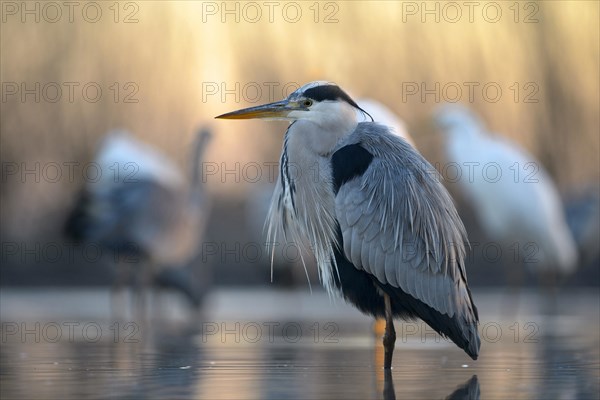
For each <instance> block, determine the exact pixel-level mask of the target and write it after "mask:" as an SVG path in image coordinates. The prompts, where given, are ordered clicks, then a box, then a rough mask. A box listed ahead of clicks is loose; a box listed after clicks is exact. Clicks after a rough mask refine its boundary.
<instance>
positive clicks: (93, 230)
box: [66, 129, 211, 317]
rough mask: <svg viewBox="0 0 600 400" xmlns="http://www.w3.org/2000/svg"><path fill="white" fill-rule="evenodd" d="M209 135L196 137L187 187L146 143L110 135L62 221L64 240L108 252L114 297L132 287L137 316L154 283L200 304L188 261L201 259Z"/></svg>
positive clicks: (116, 133) (168, 162)
mask: <svg viewBox="0 0 600 400" xmlns="http://www.w3.org/2000/svg"><path fill="white" fill-rule="evenodd" d="M210 137H211V134H210V133H209V132H208V130H206V129H202V130H200V131H199V132H198V134H197V137H196V139H195V146H194V148H193V153H192V159H191V161H192V162H191V175H192V176H191V182H188V180H187V179H186V178H185V176H184V174H182V173H181V171H180V170H179V169H178V168H177V166H176V165H175V164H174V163H173V162H172V161H171V160H169V159H168V158H167V157H166V156H165V155H163V154H162V153H160V152H159V151H157V150H156V149H154V148H153V147H151V146H150V145H148V144H146V143H143V142H141V141H139V140H137V139H136V138H134V137H133V136H132V135H131V134H129V133H128V132H126V131H122V130H118V131H111V132H109V133H108V134H107V135H106V137H105V138H104V139H103V141H102V143H101V146H100V148H99V150H98V152H97V156H96V158H95V160H94V161H95V163H96V165H97V166H98V168H99V171H100V175H99V178H98V179H97V180H94V181H88V182H86V184H85V187H84V188H83V189H82V190H81V192H80V194H79V198H78V199H77V201H76V203H75V205H74V208H73V210H72V212H71V214H70V216H69V218H68V221H67V223H66V233H67V235H68V236H70V237H71V238H73V239H75V240H77V241H80V242H86V243H95V244H96V245H98V246H100V247H101V248H104V249H108V250H109V251H111V252H114V254H115V257H114V259H115V261H116V264H118V265H116V278H115V280H114V284H113V292H114V293H113V294H115V293H116V292H119V291H121V289H123V288H124V287H125V285H127V284H130V285H132V287H133V288H134V289H135V290H134V293H135V296H134V298H135V300H136V303H137V305H138V307H137V310H136V311H137V312H138V313H145V306H144V298H145V292H146V288H147V287H149V286H152V285H156V286H161V287H170V288H175V289H176V290H178V291H179V292H181V293H182V294H183V295H184V296H185V297H186V298H187V299H188V300H189V301H190V302H191V304H192V305H193V306H195V307H198V306H199V305H200V303H201V301H202V297H203V295H204V290H203V288H202V287H200V285H199V284H198V283H197V281H198V279H197V277H195V276H193V275H194V274H195V273H196V271H193V270H192V269H191V268H190V267H191V265H189V264H190V263H191V262H192V261H193V260H194V258H195V257H196V256H197V255H198V254H199V251H200V245H201V241H202V236H203V232H204V229H205V225H206V222H207V217H208V215H209V202H208V198H207V195H206V193H204V188H203V185H202V183H201V179H200V170H199V169H200V167H201V162H202V155H203V153H204V150H205V149H206V146H207V144H208V142H209V139H210ZM198 272H199V271H198ZM204 272H205V271H202V272H199V273H204ZM206 278H207V277H204V279H206ZM113 303H114V296H113ZM114 312H115V310H114V304H113V314H114ZM141 316H142V317H143V316H144V315H143V314H142V315H141Z"/></svg>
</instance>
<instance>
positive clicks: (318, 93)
mask: <svg viewBox="0 0 600 400" xmlns="http://www.w3.org/2000/svg"><path fill="white" fill-rule="evenodd" d="M304 96H306V97H308V98H311V99H313V100H315V101H324V100H331V101H335V100H338V99H341V100H344V101H346V102H347V103H349V104H351V105H352V106H354V107H356V108H358V105H357V104H356V103H355V102H354V100H352V98H351V97H350V96H348V94H347V93H346V92H344V91H343V90H342V89H340V87H339V86H337V85H321V86H315V87H313V88H310V89H307V90H306V91H305V92H304Z"/></svg>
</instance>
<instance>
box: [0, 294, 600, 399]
mask: <svg viewBox="0 0 600 400" xmlns="http://www.w3.org/2000/svg"><path fill="white" fill-rule="evenodd" d="M240 296H241V297H243V298H248V297H246V296H242V295H240ZM228 297H230V296H228ZM250 298H251V297H250ZM479 299H480V303H482V306H480V309H482V311H483V312H482V315H485V311H486V310H489V312H488V316H487V317H484V318H482V324H481V329H482V337H483V344H482V350H481V355H480V359H479V360H478V361H472V360H471V359H469V358H468V357H467V356H466V355H465V354H464V353H463V352H462V351H460V350H459V349H457V348H456V347H455V346H454V345H452V344H450V343H446V342H444V341H443V340H440V339H439V338H438V337H436V336H434V335H433V334H431V332H430V331H428V330H425V331H423V330H421V329H422V326H421V325H420V324H419V323H416V324H400V323H397V331H398V340H397V343H396V352H395V355H394V356H395V357H394V369H393V371H392V372H391V375H390V376H386V375H385V374H384V371H383V369H382V368H381V366H382V363H383V353H382V349H381V345H380V342H379V340H376V339H375V335H374V334H373V330H372V328H371V322H370V321H369V319H367V318H362V317H361V316H359V315H356V316H355V315H354V314H344V313H345V312H346V311H345V309H343V308H342V310H341V311H340V313H339V317H338V318H339V319H338V318H336V315H335V314H332V315H331V318H330V319H328V320H327V319H321V317H319V319H314V320H309V319H305V320H299V319H287V320H284V319H278V318H279V317H277V318H273V319H262V320H258V319H241V318H228V319H217V318H216V315H209V316H205V317H203V319H201V320H200V321H201V322H200V323H199V324H198V325H196V326H195V327H191V326H190V325H189V324H183V325H182V324H180V323H177V324H176V323H168V322H167V321H165V320H162V321H159V320H153V322H151V323H147V325H143V324H142V323H139V324H138V323H134V324H130V325H125V323H122V322H119V323H118V325H117V324H115V323H114V322H113V321H109V320H105V321H104V322H99V321H100V320H98V319H96V320H87V321H86V320H84V319H65V318H62V319H60V320H58V319H54V320H52V319H46V320H44V321H41V320H39V318H38V321H33V320H31V321H28V322H23V321H19V320H17V319H15V318H14V317H15V314H16V313H14V312H13V313H12V314H11V313H8V312H7V315H8V317H6V316H5V315H3V322H2V346H1V348H0V349H1V350H0V355H1V359H0V367H1V368H0V391H1V397H2V398H3V399H5V398H6V399H8V398H61V399H70V398H77V399H79V398H151V399H154V398H169V399H172V398H206V399H305V398H308V399H313V398H315V399H316V398H325V399H366V398H394V397H395V398H408V399H432V398H448V397H449V398H479V397H481V398H482V399H489V398H507V399H534V398H540V399H578V398H581V399H597V398H598V396H599V390H600V389H599V379H600V375H599V373H600V369H599V368H600V365H599V358H600V357H599V344H600V338H599V337H598V335H599V330H598V329H599V328H598V315H597V310H598V308H597V307H598V297H597V296H594V295H591V296H585V297H581V296H580V297H578V298H576V299H570V300H569V301H567V300H565V301H563V302H562V304H563V305H564V306H563V309H561V310H558V311H557V313H556V314H555V315H545V316H543V315H536V314H527V313H526V314H519V315H517V316H516V317H517V318H514V319H512V320H511V319H509V318H496V319H492V318H490V317H489V315H490V314H491V313H492V311H493V310H494V304H495V303H496V300H497V298H495V297H490V298H489V299H482V295H480V296H479ZM4 300H6V297H5V298H4V299H3V301H4ZM249 302H250V303H251V304H252V301H249ZM594 302H595V303H594ZM21 304H22V303H21ZM568 304H571V305H568ZM220 307H225V308H227V307H229V306H227V305H223V304H221V306H220ZM240 307H241V308H242V310H241V311H239V310H233V311H230V312H229V313H227V312H225V311H223V312H222V313H221V315H224V316H227V317H234V316H235V315H236V311H238V312H243V313H245V312H247V310H246V309H243V307H244V306H240ZM324 307H325V308H327V306H324ZM565 307H567V308H570V309H571V312H565V311H566V310H564V308H565ZM17 308H18V307H17ZM217 308H219V307H217ZM284 309H285V308H284ZM3 310H7V308H6V305H3ZM13 311H14V310H13ZM293 311H294V309H293V308H292V309H290V311H289V312H290V314H293V313H294V312H293ZM326 311H327V310H326ZM321 312H323V310H321ZM310 313H311V312H310V310H309V309H306V308H305V309H304V311H303V313H298V315H301V314H302V315H306V314H309V315H310ZM315 313H316V314H318V315H319V316H322V315H321V314H320V313H319V312H316V311H315ZM63 317H64V316H63ZM35 322H38V323H39V325H35ZM23 323H25V325H24V326H23V325H22V324H23ZM236 323H237V324H236ZM69 324H70V325H69ZM76 324H78V325H76ZM98 328H99V329H100V330H101V333H98V332H99V330H98ZM15 329H16V330H15ZM199 329H203V331H201V330H199ZM59 332H60V334H61V337H60V339H57V336H58V333H59ZM36 335H37V336H36ZM54 341H55V343H52V342H54Z"/></svg>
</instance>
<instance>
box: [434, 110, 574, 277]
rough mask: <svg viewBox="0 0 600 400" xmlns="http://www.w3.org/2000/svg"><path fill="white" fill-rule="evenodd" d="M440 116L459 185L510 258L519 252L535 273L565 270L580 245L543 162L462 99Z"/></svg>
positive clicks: (569, 268) (568, 269) (437, 117)
mask: <svg viewBox="0 0 600 400" xmlns="http://www.w3.org/2000/svg"><path fill="white" fill-rule="evenodd" d="M435 120H436V122H437V124H438V125H439V127H440V128H441V129H442V131H443V132H444V133H445V135H446V139H447V141H446V143H447V146H446V155H447V159H448V161H449V162H452V163H455V167H456V168H458V170H459V171H460V178H457V185H458V188H459V190H460V192H461V195H462V196H463V197H464V198H465V200H466V201H467V202H468V204H469V205H470V206H471V207H472V208H473V209H474V211H475V214H476V216H477V219H478V221H479V223H480V225H481V227H482V229H483V231H484V233H485V234H486V235H487V237H488V238H489V239H491V240H493V241H494V242H496V243H497V244H499V245H500V246H501V250H502V257H505V260H507V259H508V257H510V258H511V259H512V258H513V257H514V255H515V252H516V251H518V253H517V254H519V256H520V257H519V258H520V259H521V260H522V261H523V262H525V263H526V265H528V266H529V267H530V268H531V269H532V271H533V272H534V273H542V274H543V273H544V272H548V273H551V274H554V273H558V274H560V275H565V274H568V273H571V272H573V271H574V269H575V268H576V264H577V250H576V246H575V242H574V240H573V237H572V235H571V233H570V231H569V228H568V226H567V223H566V220H565V214H564V211H563V207H562V204H561V199H560V196H559V194H558V192H557V190H556V188H555V186H554V183H553V182H552V179H551V178H550V176H549V175H548V174H547V173H546V172H545V171H544V168H543V167H542V165H541V164H540V163H539V162H538V161H537V160H535V159H534V158H533V157H532V156H531V155H530V154H528V153H527V152H526V151H525V150H523V149H521V148H520V147H519V146H518V145H516V144H515V143H512V142H511V141H509V140H507V139H505V138H502V137H499V136H492V135H491V134H489V133H488V132H487V131H486V129H485V126H484V125H483V123H482V122H481V121H480V120H479V118H478V117H477V116H476V115H474V114H473V113H472V112H470V111H469V110H468V109H466V108H464V107H462V106H458V105H446V106H443V107H441V108H440V109H439V110H438V111H437V113H436V115H435Z"/></svg>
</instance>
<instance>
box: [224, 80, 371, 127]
mask: <svg viewBox="0 0 600 400" xmlns="http://www.w3.org/2000/svg"><path fill="white" fill-rule="evenodd" d="M356 110H360V111H362V112H364V113H365V114H366V111H364V110H363V109H362V108H360V107H359V106H358V104H356V102H355V101H354V100H352V98H351V97H350V96H348V94H347V93H346V92H344V91H343V90H342V89H340V87H339V86H338V85H336V84H335V83H331V82H325V81H315V82H310V83H307V84H306V85H304V86H302V87H301V88H299V89H298V90H296V91H295V92H293V93H292V94H290V95H289V96H288V98H287V99H284V100H281V101H276V102H274V103H269V104H265V105H262V106H257V107H250V108H244V109H243V110H238V111H233V112H230V113H227V114H223V115H219V116H218V117H216V118H224V119H250V118H261V119H269V120H286V121H297V120H298V121H303V120H304V121H311V122H313V123H315V124H317V125H321V126H322V127H325V128H327V127H328V126H336V127H339V125H340V124H343V125H346V124H353V125H356V124H357V123H358V122H357V117H356Z"/></svg>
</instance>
